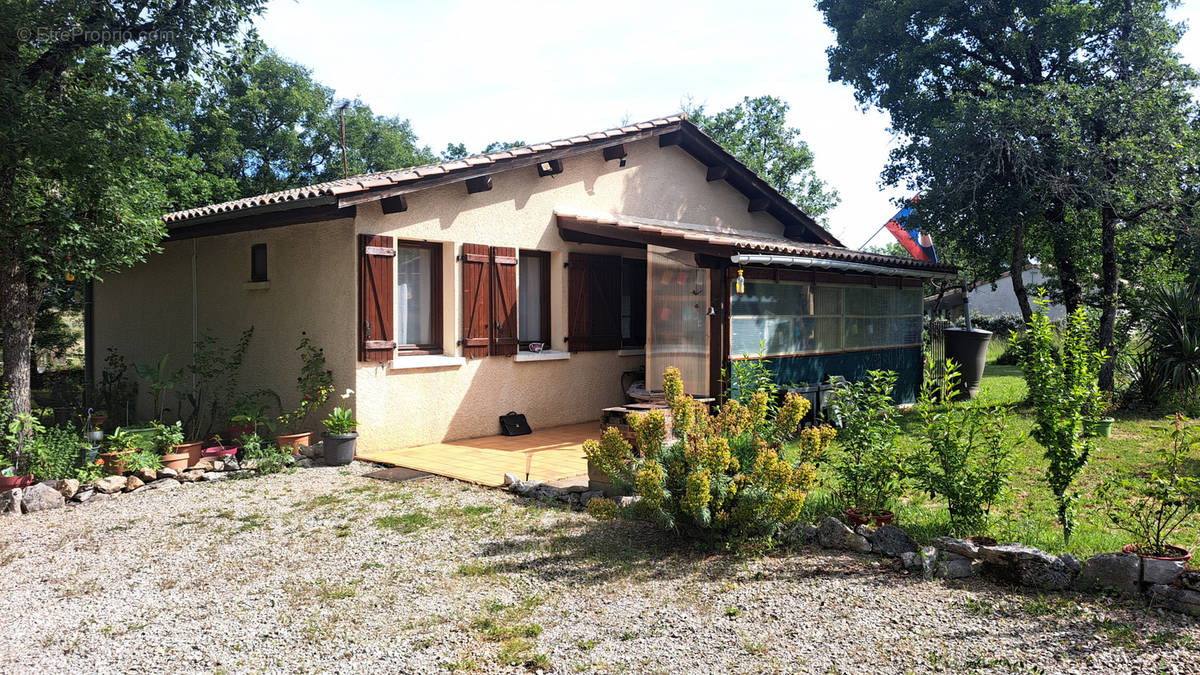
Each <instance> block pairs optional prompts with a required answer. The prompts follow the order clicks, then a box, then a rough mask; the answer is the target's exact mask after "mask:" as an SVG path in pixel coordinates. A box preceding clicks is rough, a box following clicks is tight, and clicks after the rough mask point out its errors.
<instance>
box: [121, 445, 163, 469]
mask: <svg viewBox="0 0 1200 675" xmlns="http://www.w3.org/2000/svg"><path fill="white" fill-rule="evenodd" d="M161 468H162V457H160V456H159V454H158V453H157V452H156V451H155V450H154V448H142V449H139V450H138V451H137V452H134V453H132V454H130V455H129V457H128V458H127V459H126V460H125V471H126V472H129V473H132V472H134V471H140V470H142V469H150V470H151V471H157V470H158V469H161Z"/></svg>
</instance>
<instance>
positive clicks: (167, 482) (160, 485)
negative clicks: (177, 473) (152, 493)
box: [146, 478, 183, 490]
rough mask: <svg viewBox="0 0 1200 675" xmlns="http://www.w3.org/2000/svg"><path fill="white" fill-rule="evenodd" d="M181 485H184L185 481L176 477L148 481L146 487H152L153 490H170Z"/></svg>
mask: <svg viewBox="0 0 1200 675" xmlns="http://www.w3.org/2000/svg"><path fill="white" fill-rule="evenodd" d="M180 485H183V483H180V482H179V481H177V480H175V479H174V478H159V479H158V480H156V481H151V482H149V483H146V487H148V488H150V489H151V490H170V489H171V488H177V487H179V486H180Z"/></svg>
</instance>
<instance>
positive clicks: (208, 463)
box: [188, 457, 213, 472]
mask: <svg viewBox="0 0 1200 675" xmlns="http://www.w3.org/2000/svg"><path fill="white" fill-rule="evenodd" d="M212 470H213V460H212V458H211V457H205V458H203V459H201V460H200V461H199V462H196V465H195V466H190V467H188V471H200V472H204V471H212Z"/></svg>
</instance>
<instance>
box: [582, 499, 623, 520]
mask: <svg viewBox="0 0 1200 675" xmlns="http://www.w3.org/2000/svg"><path fill="white" fill-rule="evenodd" d="M586 510H587V512H588V513H589V514H591V516H592V517H593V518H595V519H596V520H613V519H616V518H619V517H620V516H621V507H619V506H617V503H616V502H614V501H613V500H611V499H609V498H607V497H596V498H594V499H592V500H590V501H588V503H587V507H586Z"/></svg>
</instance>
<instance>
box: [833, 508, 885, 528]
mask: <svg viewBox="0 0 1200 675" xmlns="http://www.w3.org/2000/svg"><path fill="white" fill-rule="evenodd" d="M845 515H846V520H847V521H849V522H850V527H851V528H856V527H858V526H859V525H866V524H867V523H868V522H869V523H871V524H872V525H873V526H875V527H879V526H880V525H887V524H889V523H891V522H892V521H893V520H895V519H896V514H895V513H892V512H891V511H867V510H866V509H864V508H859V507H855V508H852V509H846V511H845Z"/></svg>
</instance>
